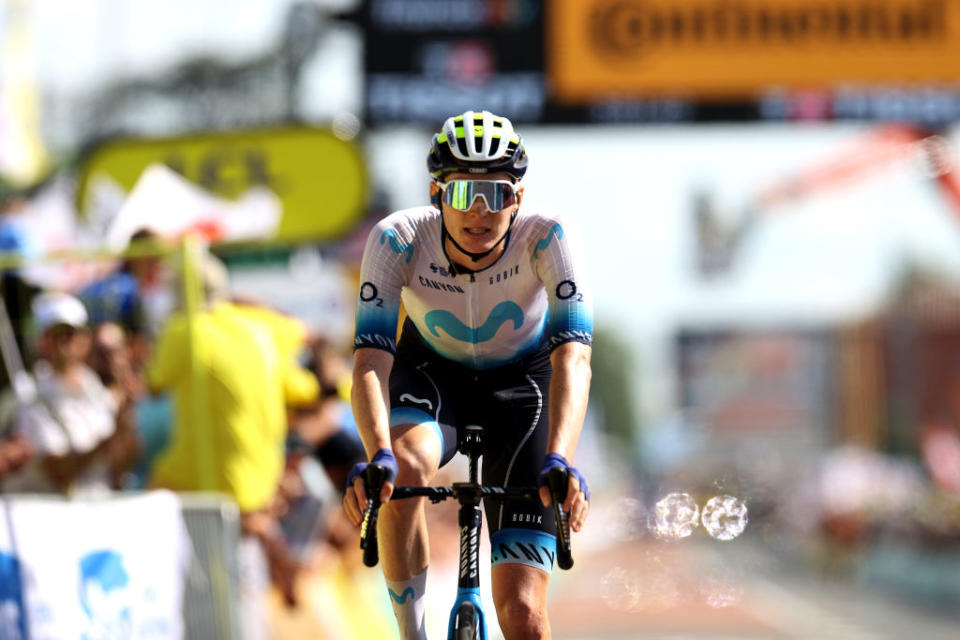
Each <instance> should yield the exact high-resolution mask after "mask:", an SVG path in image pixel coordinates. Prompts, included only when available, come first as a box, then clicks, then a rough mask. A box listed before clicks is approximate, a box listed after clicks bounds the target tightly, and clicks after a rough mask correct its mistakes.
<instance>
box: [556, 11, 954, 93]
mask: <svg viewBox="0 0 960 640" xmlns="http://www.w3.org/2000/svg"><path fill="white" fill-rule="evenodd" d="M549 6H550V10H549V11H548V12H547V20H548V22H547V69H548V76H549V81H550V84H551V90H552V92H553V95H554V96H555V98H556V99H557V100H558V101H561V102H571V103H576V102H584V101H590V100H595V99H598V98H600V99H602V98H609V97H631V96H633V97H639V96H649V95H663V94H672V95H692V96H702V97H734V96H741V97H742V96H749V95H751V94H756V92H757V91H758V90H762V89H767V88H771V87H783V88H787V89H820V88H829V87H837V86H841V85H860V86H863V85H877V84H883V85H887V86H892V85H896V86H904V85H911V84H924V85H938V84H939V85H942V84H944V83H952V84H954V85H956V84H957V83H958V82H960V0H551V3H550V5H549Z"/></svg>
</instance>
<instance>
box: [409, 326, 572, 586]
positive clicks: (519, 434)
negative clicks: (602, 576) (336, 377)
mask: <svg viewBox="0 0 960 640" xmlns="http://www.w3.org/2000/svg"><path fill="white" fill-rule="evenodd" d="M550 374H551V367H550V355H549V351H548V348H547V347H546V345H544V347H543V348H542V349H540V350H538V351H537V352H536V353H535V354H533V355H531V356H528V357H526V358H524V359H522V360H520V361H518V362H516V363H512V364H510V365H507V366H503V367H497V368H495V369H487V370H483V371H476V370H473V369H470V368H468V367H464V366H463V365H460V364H459V363H456V362H453V361H451V360H448V359H446V358H444V357H442V356H440V355H438V354H437V353H436V352H435V351H433V350H432V349H430V347H428V346H427V345H426V344H425V343H424V342H423V341H422V340H421V339H420V337H419V334H418V333H417V330H416V328H415V327H414V326H413V325H412V323H410V322H409V321H408V322H407V323H406V324H405V325H404V330H403V335H402V336H401V339H400V341H399V344H398V345H397V352H396V357H395V360H394V363H393V369H392V371H391V373H390V407H391V410H390V425H391V427H394V426H397V425H403V424H423V425H426V426H429V427H431V428H432V429H434V430H435V431H436V433H437V435H438V437H439V438H440V441H441V447H442V451H443V454H442V457H441V461H440V466H443V465H445V464H446V463H447V462H449V461H450V460H451V459H452V458H453V456H454V454H455V453H456V452H457V443H458V441H459V431H460V430H462V429H463V428H465V427H466V426H467V425H480V426H482V427H483V429H484V431H483V458H482V460H481V464H480V468H481V481H482V483H483V484H486V485H493V486H502V487H531V486H536V485H537V476H538V475H539V474H540V468H541V466H542V465H543V458H544V455H545V453H546V448H547V436H548V432H549V423H548V421H547V406H548V404H549V402H548V397H547V394H548V390H549V387H550ZM484 511H485V513H486V520H487V531H488V533H489V534H490V547H491V564H493V565H497V564H501V563H518V564H525V565H529V566H533V567H536V568H538V569H542V570H544V571H547V572H549V571H550V570H551V568H552V566H553V560H554V555H555V534H556V523H555V521H554V517H553V510H552V509H547V508H545V507H544V506H543V504H542V503H541V502H540V500H539V499H537V500H507V501H500V500H485V501H484Z"/></svg>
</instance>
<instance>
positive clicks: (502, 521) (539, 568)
mask: <svg viewBox="0 0 960 640" xmlns="http://www.w3.org/2000/svg"><path fill="white" fill-rule="evenodd" d="M494 380H496V381H498V382H500V384H496V385H494V386H493V387H492V388H491V389H490V395H491V397H492V402H490V404H489V405H488V407H489V415H487V416H486V417H485V426H486V429H485V447H484V449H485V451H484V461H483V476H484V483H486V484H493V485H497V484H500V485H503V486H508V487H521V486H535V485H536V484H537V476H538V474H539V472H540V466H541V464H542V462H543V457H544V454H545V452H546V444H547V436H548V433H549V422H548V420H547V406H548V389H549V380H550V371H549V368H546V367H543V366H541V367H534V368H531V369H528V370H526V371H520V372H517V373H516V374H515V375H509V376H507V375H501V374H498V375H496V376H495V377H494ZM486 511H487V527H488V531H489V533H490V542H491V544H490V546H491V563H492V565H493V567H492V571H491V586H492V589H493V599H494V604H495V605H496V608H497V616H498V619H499V622H500V627H501V629H502V630H503V633H504V636H505V637H506V638H508V640H513V639H514V638H549V637H550V624H549V621H548V620H547V614H546V604H547V585H548V584H549V581H550V571H551V569H552V567H553V561H554V556H555V553H556V547H555V536H554V534H555V531H554V526H555V524H554V520H553V517H552V511H550V510H549V509H547V508H545V507H544V506H543V504H542V503H541V502H540V501H539V500H529V501H509V502H504V503H501V504H497V503H493V502H489V503H488V504H487V505H486Z"/></svg>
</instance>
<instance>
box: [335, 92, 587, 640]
mask: <svg viewBox="0 0 960 640" xmlns="http://www.w3.org/2000/svg"><path fill="white" fill-rule="evenodd" d="M527 162H528V161H527V154H526V151H525V149H524V145H523V142H522V140H521V138H520V136H519V135H518V134H517V133H516V132H514V130H513V126H512V124H511V123H510V121H509V120H508V119H507V118H504V117H499V116H496V115H493V114H491V113H489V112H487V111H467V112H466V113H463V114H461V115H457V116H453V117H450V118H448V119H447V120H446V122H445V123H444V124H443V128H442V130H441V131H440V132H439V133H437V134H435V135H434V136H433V140H432V143H431V146H430V151H429V153H428V155H427V168H428V170H429V172H430V175H431V176H432V178H433V182H432V183H431V184H430V199H431V206H423V207H416V208H412V209H406V210H403V211H398V212H396V213H393V214H391V215H389V216H387V217H386V218H384V219H383V220H381V221H380V222H379V223H378V224H377V225H376V227H374V229H373V230H372V231H371V233H370V236H369V238H368V240H367V245H366V249H365V251H364V255H363V262H362V266H361V272H360V280H361V286H360V295H359V302H358V308H357V325H356V336H355V340H354V372H353V390H352V403H353V409H354V413H355V415H356V420H357V425H358V427H359V430H360V434H361V437H362V439H363V443H364V447H365V449H366V451H367V455H368V457H369V459H371V461H372V462H378V463H380V464H382V465H383V466H385V467H387V468H388V469H390V470H391V474H390V475H391V478H390V480H391V481H392V482H388V483H387V484H386V485H385V486H384V488H383V490H382V494H381V500H382V501H384V502H386V501H387V499H388V498H389V495H390V492H391V491H392V488H393V482H396V483H398V484H411V485H426V484H430V482H431V480H432V479H433V477H434V475H435V474H436V473H437V470H438V469H439V468H440V467H441V466H443V465H444V464H445V463H446V462H447V461H449V460H450V459H451V458H452V457H453V455H454V453H455V452H456V447H457V441H458V438H457V428H463V427H464V426H465V425H468V424H480V425H482V426H483V427H484V429H485V433H484V450H483V465H482V474H483V477H482V481H483V483H484V484H492V485H500V486H537V485H538V484H539V485H543V482H542V481H541V478H542V477H543V475H544V474H545V473H546V471H547V470H549V469H550V468H552V467H554V466H562V467H566V468H567V469H569V470H570V471H571V473H570V486H569V490H568V492H567V497H566V500H565V502H564V508H565V509H566V510H567V511H568V512H569V513H570V521H571V528H572V529H573V530H574V531H579V530H580V529H581V528H582V526H583V523H584V521H585V519H586V516H587V511H588V499H589V492H588V489H587V484H586V481H585V480H584V479H583V476H582V475H581V474H580V473H579V471H577V470H576V468H574V467H572V466H571V462H572V461H573V457H574V452H575V450H576V446H577V441H578V439H579V435H580V429H581V426H582V423H583V417H584V413H585V411H586V405H587V396H588V392H589V386H590V353H591V346H590V345H591V342H592V330H593V315H592V308H591V301H590V296H589V290H588V287H587V283H586V281H585V278H584V274H583V272H582V270H581V269H582V265H581V264H580V262H579V256H578V253H577V251H576V250H575V249H574V247H573V244H574V242H573V241H574V240H575V239H574V238H571V234H570V233H569V228H568V226H567V224H566V223H565V222H564V221H563V220H562V219H560V218H558V217H556V216H552V215H547V214H544V213H540V212H533V211H527V210H526V209H523V208H521V204H522V202H523V195H524V187H523V185H522V184H520V181H521V179H522V178H523V176H524V173H525V172H526V170H527ZM401 301H402V302H403V306H404V308H405V311H406V314H407V318H406V320H405V321H404V323H403V327H402V332H401V335H400V338H399V341H397V342H395V338H396V335H397V323H398V317H399V307H400V303H401ZM366 464H368V463H361V464H359V465H357V466H356V467H354V469H353V470H352V472H351V474H350V476H349V477H348V487H347V492H346V495H345V496H344V509H345V511H346V513H347V515H348V516H349V518H350V519H351V520H352V521H353V522H354V523H355V524H359V523H360V522H361V519H362V511H363V509H364V508H365V506H366V504H367V496H366V491H365V487H364V484H363V481H362V479H361V478H359V477H358V475H359V473H360V472H362V470H363V468H364V467H365V466H366ZM540 498H541V499H540V501H537V502H533V501H526V502H521V501H517V502H513V501H510V502H505V503H503V504H492V503H491V504H488V505H486V507H485V509H486V521H487V527H488V532H489V534H490V540H491V565H492V572H491V573H492V575H491V586H492V592H493V598H494V604H495V606H496V609H497V615H498V618H499V622H500V627H501V629H502V631H503V632H504V635H505V636H506V637H507V638H549V637H550V626H549V622H548V620H547V618H546V596H547V585H548V582H549V578H550V571H551V569H552V564H553V553H554V551H553V550H554V533H555V519H554V518H553V517H552V512H551V511H550V510H549V509H548V507H549V506H550V494H549V491H548V490H547V488H546V487H545V486H541V490H540ZM379 539H380V558H381V561H382V563H383V571H384V575H385V577H386V579H387V586H388V588H389V592H390V595H391V600H392V602H393V606H394V612H395V614H396V617H397V621H398V624H399V626H400V631H401V635H402V637H403V638H404V639H411V638H418V639H422V638H425V636H424V622H423V619H424V610H423V609H424V607H423V597H424V586H425V584H426V570H427V566H428V565H429V553H428V548H427V530H426V520H425V512H424V501H423V499H422V498H420V499H416V500H398V501H395V502H393V503H390V504H385V505H384V507H383V509H382V511H381V515H380V536H379Z"/></svg>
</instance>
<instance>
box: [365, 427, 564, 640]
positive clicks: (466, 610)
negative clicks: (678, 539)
mask: <svg viewBox="0 0 960 640" xmlns="http://www.w3.org/2000/svg"><path fill="white" fill-rule="evenodd" d="M457 448H458V450H459V451H460V453H462V454H464V455H465V456H467V459H468V460H469V463H470V473H469V480H468V481H467V482H454V483H453V484H452V485H451V486H441V487H413V486H395V487H394V488H393V493H392V494H391V500H398V499H403V498H416V497H425V498H429V499H430V502H432V503H433V504H438V503H440V502H442V501H444V500H446V499H448V498H453V499H455V500H456V501H457V502H459V503H460V510H459V515H458V524H459V527H460V565H459V566H460V575H459V579H458V585H457V597H456V600H455V601H454V604H453V608H452V609H451V610H450V623H449V625H448V628H447V639H448V640H487V623H486V618H485V615H484V611H483V606H482V603H481V600H480V559H479V557H480V526H481V524H482V522H483V510H482V509H481V506H480V503H481V501H482V500H520V499H530V500H539V499H540V490H539V488H538V487H492V486H484V485H481V484H480V482H479V480H478V475H479V472H478V466H479V460H480V456H481V452H482V448H483V428H482V427H479V426H468V427H466V428H465V429H464V430H463V431H462V432H461V438H460V441H459V442H458V447H457ZM568 473H569V472H568V471H567V470H566V469H562V468H554V469H552V470H551V471H550V472H549V473H548V475H547V486H548V487H549V488H550V495H551V497H552V500H553V513H554V517H555V519H556V523H557V546H556V560H557V566H558V567H560V568H561V569H569V568H570V567H572V566H573V555H572V553H571V550H570V520H569V514H567V513H564V511H563V506H562V505H563V501H564V499H565V498H566V493H567V482H568ZM385 478H386V470H385V469H384V468H383V467H382V466H380V465H377V464H371V465H369V466H367V468H366V469H365V470H364V472H363V479H364V483H365V486H366V488H367V496H368V498H369V504H368V506H367V509H366V511H365V512H364V516H363V523H362V524H361V525H360V548H361V549H363V563H364V564H365V565H367V566H368V567H374V566H376V565H377V562H378V561H379V554H378V551H377V517H378V513H379V509H380V499H379V496H380V488H381V487H382V486H383V481H384V480H385Z"/></svg>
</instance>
